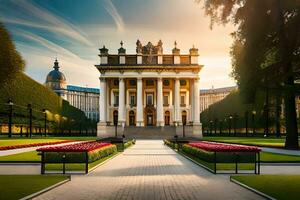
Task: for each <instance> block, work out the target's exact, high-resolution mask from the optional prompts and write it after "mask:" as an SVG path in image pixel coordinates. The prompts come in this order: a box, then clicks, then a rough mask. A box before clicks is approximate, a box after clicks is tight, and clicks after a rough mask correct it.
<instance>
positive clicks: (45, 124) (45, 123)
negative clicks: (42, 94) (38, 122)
mask: <svg viewBox="0 0 300 200" xmlns="http://www.w3.org/2000/svg"><path fill="white" fill-rule="evenodd" d="M43 113H44V130H45V132H44V134H45V137H46V136H47V110H46V109H43Z"/></svg>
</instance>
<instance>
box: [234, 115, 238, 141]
mask: <svg viewBox="0 0 300 200" xmlns="http://www.w3.org/2000/svg"><path fill="white" fill-rule="evenodd" d="M233 116H234V118H233V134H234V136H236V121H237V117H238V116H237V114H234V115H233Z"/></svg>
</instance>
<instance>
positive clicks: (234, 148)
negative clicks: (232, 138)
mask: <svg viewBox="0 0 300 200" xmlns="http://www.w3.org/2000/svg"><path fill="white" fill-rule="evenodd" d="M188 145H189V146H191V147H195V148H199V149H203V150H206V151H214V152H259V151H261V149H260V148H258V147H255V146H246V145H238V144H224V143H219V142H204V141H203V142H190V143H189V144H188Z"/></svg>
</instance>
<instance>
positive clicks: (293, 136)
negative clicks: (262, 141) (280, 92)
mask: <svg viewBox="0 0 300 200" xmlns="http://www.w3.org/2000/svg"><path fill="white" fill-rule="evenodd" d="M286 85H287V86H288V89H287V90H286V94H285V96H284V107H285V109H284V111H285V124H286V140H285V148H286V149H298V148H299V142H298V128H297V115H296V102H295V94H294V91H293V88H294V77H293V76H290V77H288V79H287V81H286Z"/></svg>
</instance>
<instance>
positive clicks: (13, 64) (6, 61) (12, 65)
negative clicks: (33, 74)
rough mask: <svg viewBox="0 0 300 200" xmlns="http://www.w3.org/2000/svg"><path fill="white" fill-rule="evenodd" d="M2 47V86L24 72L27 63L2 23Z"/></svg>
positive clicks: (0, 36) (0, 32)
mask: <svg viewBox="0 0 300 200" xmlns="http://www.w3.org/2000/svg"><path fill="white" fill-rule="evenodd" d="M0 47H1V48H0V83H1V84H2V83H4V82H6V81H8V80H9V79H11V78H13V76H14V75H15V74H16V73H18V72H20V71H23V70H24V68H25V62H24V60H23V59H22V57H21V56H20V54H19V52H18V51H17V50H16V47H15V45H14V43H13V42H12V40H11V36H10V34H9V33H8V31H7V30H6V29H5V27H4V25H3V24H2V23H0Z"/></svg>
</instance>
